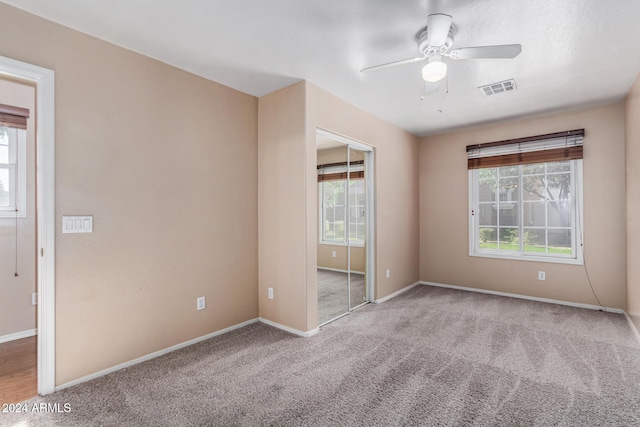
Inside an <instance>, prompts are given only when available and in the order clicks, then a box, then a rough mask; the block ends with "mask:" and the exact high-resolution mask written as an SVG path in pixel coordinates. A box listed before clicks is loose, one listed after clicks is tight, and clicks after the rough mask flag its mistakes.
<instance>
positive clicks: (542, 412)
mask: <svg viewBox="0 0 640 427" xmlns="http://www.w3.org/2000/svg"><path fill="white" fill-rule="evenodd" d="M41 402H45V403H51V404H55V403H59V404H64V403H68V404H69V405H70V409H71V411H70V412H68V413H34V412H31V413H27V414H0V424H2V425H9V426H13V425H15V424H18V423H21V422H22V423H24V424H18V425H21V426H22V425H24V426H91V425H108V426H254V425H258V426H267V425H268V426H352V425H356V426H357V425H362V426H373V425H382V426H389V425H453V426H460V425H462V426H465V425H474V426H494V425H495V426H505V425H516V426H529V425H540V426H545V425H570V426H603V425H616V426H633V425H640V347H639V346H638V343H637V342H636V340H635V337H634V336H633V334H632V332H631V330H630V328H629V326H628V324H627V321H626V319H625V318H624V317H623V316H622V315H617V314H611V313H604V312H598V311H590V310H585V309H578V308H571V307H565V306H557V305H552V304H544V303H538V302H532V301H524V300H517V299H510V298H504V297H497V296H491V295H483V294H477V293H470V292H469V293H468V292H463V291H456V290H449V289H440V288H432V287H427V286H417V287H415V288H413V289H412V290H410V291H408V292H406V293H404V294H402V295H400V296H398V297H396V298H394V299H392V300H389V301H387V302H385V303H383V304H380V305H375V304H370V305H368V306H366V307H364V308H363V309H361V310H358V311H356V312H353V313H352V314H351V315H349V316H346V317H343V318H341V319H339V320H337V321H336V322H333V323H331V324H329V325H327V326H326V327H324V328H322V330H321V332H320V333H319V334H317V335H315V336H313V337H311V338H300V337H296V336H293V335H290V334H287V333H285V332H282V331H280V330H277V329H274V328H271V327H269V326H266V325H263V324H253V325H250V326H248V327H245V328H242V329H239V330H236V331H234V332H231V333H229V334H226V335H223V336H220V337H216V338H213V339H211V340H207V341H204V342H202V343H199V344H197V345H194V346H191V347H189V348H186V349H183V350H180V351H176V352H173V353H171V354H168V355H165V356H163V357H160V358H157V359H154V360H151V361H149V362H145V363H142V364H139V365H136V366H134V367H131V368H128V369H124V370H121V371H118V372H115V373H113V374H110V375H107V376H105V377H102V378H99V379H97V380H94V381H91V382H88V383H84V384H81V385H78V386H75V387H72V388H69V389H66V390H63V391H61V392H58V393H54V394H52V395H50V396H47V397H45V398H36V399H35V400H32V401H29V402H27V404H28V405H32V404H33V403H41Z"/></svg>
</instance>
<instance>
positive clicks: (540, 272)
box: [538, 271, 547, 280]
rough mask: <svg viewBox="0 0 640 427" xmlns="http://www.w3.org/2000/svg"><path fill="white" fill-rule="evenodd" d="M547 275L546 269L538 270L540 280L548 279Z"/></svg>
mask: <svg viewBox="0 0 640 427" xmlns="http://www.w3.org/2000/svg"><path fill="white" fill-rule="evenodd" d="M546 277H547V275H546V274H545V273H544V271H538V280H546Z"/></svg>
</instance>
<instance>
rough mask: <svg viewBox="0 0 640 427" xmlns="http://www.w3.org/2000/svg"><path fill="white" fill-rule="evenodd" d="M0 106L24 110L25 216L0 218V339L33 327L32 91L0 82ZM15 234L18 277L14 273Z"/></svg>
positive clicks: (33, 156)
mask: <svg viewBox="0 0 640 427" xmlns="http://www.w3.org/2000/svg"><path fill="white" fill-rule="evenodd" d="M0 104H6V105H13V106H16V107H22V108H28V109H29V112H30V117H29V119H28V120H27V162H26V165H27V194H26V196H27V200H26V202H27V215H26V217H25V218H20V219H18V222H17V229H16V221H15V220H12V219H0V337H1V336H3V335H9V334H15V333H18V332H25V331H29V330H31V329H35V328H36V306H34V305H31V294H32V293H33V292H36V207H35V204H36V199H35V185H36V183H35V165H36V160H35V123H36V120H35V89H34V88H33V87H32V86H28V85H25V84H20V83H17V82H15V81H9V80H2V79H0ZM16 231H17V235H18V252H17V255H18V274H19V275H18V277H15V272H16V266H15V262H16Z"/></svg>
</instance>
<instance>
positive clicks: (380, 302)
mask: <svg viewBox="0 0 640 427" xmlns="http://www.w3.org/2000/svg"><path fill="white" fill-rule="evenodd" d="M420 283H421V282H415V283H412V284H410V285H409V286H405V287H404V288H402V289H400V290H398V291H395V292H394V293H392V294H389V295H387V296H386V297H382V298H379V299H376V300H373V302H374V303H376V304H382V303H383V302H385V301H389V300H390V299H391V298H393V297H397V296H398V295H400V294H401V293H403V292H406V291H408V290H409V289H411V288H413V287H415V286H417V285H419V284H420Z"/></svg>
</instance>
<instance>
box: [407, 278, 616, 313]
mask: <svg viewBox="0 0 640 427" xmlns="http://www.w3.org/2000/svg"><path fill="white" fill-rule="evenodd" d="M419 283H420V284H421V285H427V286H435V287H438V288H449V289H457V290H460V291H469V292H479V293H481V294H490V295H498V296H502V297H510V298H519V299H526V300H530V301H538V302H546V303H550V304H559V305H568V306H569V307H578V308H587V309H589V310H598V311H608V312H610V313H618V314H623V313H624V310H621V309H619V308H611V307H601V306H599V305H591V304H582V303H578V302H570V301H562V300H557V299H550V298H539V297H531V296H528V295H520V294H510V293H508V292H498V291H490V290H488V289H479V288H467V287H465V286H455V285H445V284H443V283H434V282H424V281H421V282H419Z"/></svg>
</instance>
